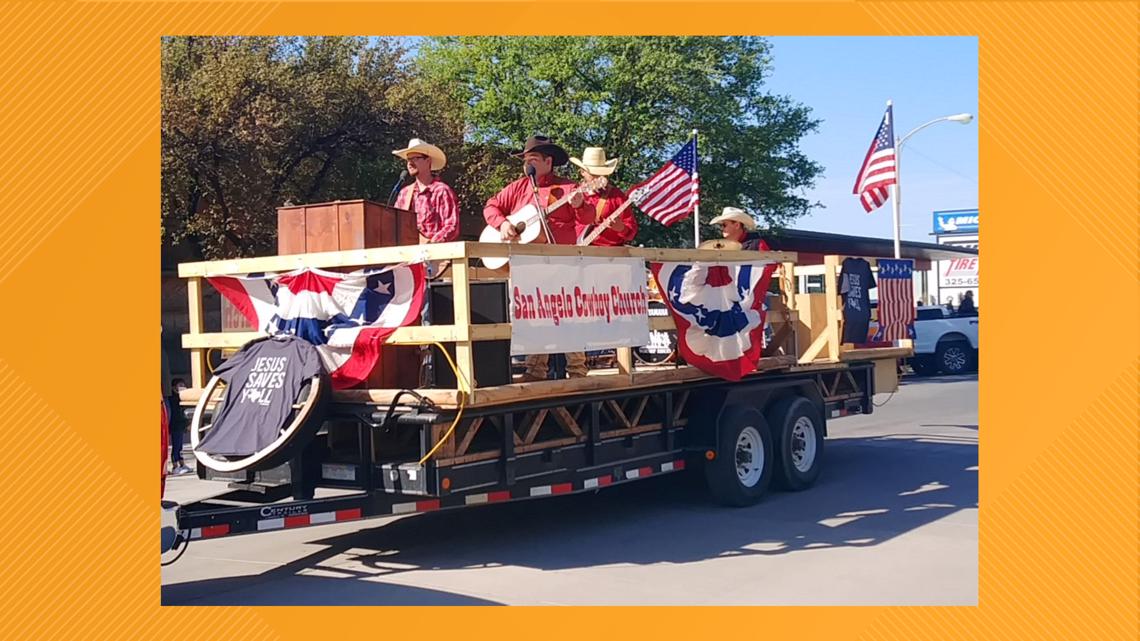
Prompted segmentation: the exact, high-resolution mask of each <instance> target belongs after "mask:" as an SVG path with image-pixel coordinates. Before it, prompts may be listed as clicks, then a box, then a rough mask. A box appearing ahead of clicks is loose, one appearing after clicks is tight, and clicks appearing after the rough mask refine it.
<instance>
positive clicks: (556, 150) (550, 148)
mask: <svg viewBox="0 0 1140 641" xmlns="http://www.w3.org/2000/svg"><path fill="white" fill-rule="evenodd" d="M531 151H537V152H538V153H540V154H543V155H545V156H550V157H551V158H553V159H554V166H555V167H561V166H562V165H565V164H566V161H567V160H569V159H570V154H567V153H566V150H565V149H563V148H561V147H559V146H558V145H556V144H554V141H553V140H551V139H549V138H547V137H546V136H531V137H530V138H527V139H526V144H524V145H523V148H522V151H516V152H515V153H513V154H511V155H512V156H514V157H515V158H521V157H522V156H524V155H526V154H527V153H528V152H531Z"/></svg>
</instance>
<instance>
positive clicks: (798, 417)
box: [765, 396, 824, 491]
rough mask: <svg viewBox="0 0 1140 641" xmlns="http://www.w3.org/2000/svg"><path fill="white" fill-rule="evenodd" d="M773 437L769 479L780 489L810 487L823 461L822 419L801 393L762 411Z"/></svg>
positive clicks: (817, 476)
mask: <svg viewBox="0 0 1140 641" xmlns="http://www.w3.org/2000/svg"><path fill="white" fill-rule="evenodd" d="M765 415H766V416H767V417H768V425H770V426H771V427H772V436H773V438H774V439H775V440H776V448H775V449H776V451H775V453H774V454H775V455H774V459H775V461H774V464H773V465H772V468H773V469H772V481H773V482H774V483H775V484H776V487H778V488H780V489H782V490H791V491H798V490H803V489H806V488H808V487H811V486H812V484H814V483H815V481H816V479H817V478H819V472H820V470H821V469H822V467H823V466H822V463H823V440H824V439H823V419H822V418H821V417H820V413H819V409H818V408H817V407H816V406H815V404H814V403H812V402H811V401H809V400H808V399H806V398H804V397H802V396H790V397H788V398H785V399H782V400H780V401H779V402H778V403H776V404H774V405H773V406H771V407H770V408H768V411H767V412H765Z"/></svg>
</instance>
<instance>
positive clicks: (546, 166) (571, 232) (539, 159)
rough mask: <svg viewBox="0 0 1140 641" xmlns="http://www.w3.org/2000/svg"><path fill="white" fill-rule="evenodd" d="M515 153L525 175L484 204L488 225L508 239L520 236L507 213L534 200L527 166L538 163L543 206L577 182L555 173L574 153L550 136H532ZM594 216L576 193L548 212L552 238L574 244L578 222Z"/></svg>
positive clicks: (588, 219) (536, 169)
mask: <svg viewBox="0 0 1140 641" xmlns="http://www.w3.org/2000/svg"><path fill="white" fill-rule="evenodd" d="M513 155H514V156H515V157H516V158H522V159H523V169H524V175H523V176H522V177H521V178H519V179H518V180H516V181H514V182H512V183H511V184H509V185H507V186H506V187H504V188H503V190H502V191H500V192H499V193H497V194H495V195H494V196H493V197H492V198H491V199H490V200H488V201H487V206H486V207H484V208H483V218H484V219H486V221H487V224H488V225H490V226H492V227H495V228H496V229H498V230H499V232H500V233H501V234H502V235H503V239H504V240H509V239H512V238H515V237H517V236H518V232H517V231H515V229H514V228H512V227H511V226H510V224H509V223H508V222H507V216H509V215H511V214H513V213H515V212H517V211H518V210H520V209H522V208H523V207H526V206H527V205H530V204H533V203H534V189H533V187H532V186H531V183H530V178H529V177H528V176H526V175H525V169H526V167H528V166H530V167H534V173H535V180H536V181H537V182H538V195H539V199H540V202H541V203H542V205H543V207H546V206H549V205H551V204H553V203H554V202H555V201H557V200H558V199H560V198H562V197H563V196H565V195H566V194H568V193H571V190H573V189H574V187H575V186H576V183H575V182H574V181H573V180H569V179H567V178H562V177H559V176H556V175H554V168H555V167H561V166H563V165H565V164H566V163H567V161H568V160H569V159H570V157H569V155H568V154H567V153H566V150H565V149H563V148H562V147H559V146H558V145H556V144H554V143H553V142H551V140H550V139H549V138H547V137H546V136H531V137H530V138H528V139H527V141H526V145H525V146H524V147H523V150H522V151H521V152H519V153H516V154H513ZM592 220H593V213H592V212H591V211H590V209H589V208H587V207H586V206H585V205H584V199H583V196H582V194H580V193H575V194H573V196H572V197H571V198H570V202H569V203H567V204H565V205H563V206H561V207H559V208H558V209H555V210H554V211H548V212H546V221H547V224H548V225H549V226H550V233H551V235H553V236H554V238H553V239H552V240H553V241H554V242H555V243H557V244H559V245H573V244H574V242H575V241H576V240H577V238H578V237H577V235H576V233H575V232H576V226H577V225H578V224H579V223H581V224H588V223H589V222H590V221H592Z"/></svg>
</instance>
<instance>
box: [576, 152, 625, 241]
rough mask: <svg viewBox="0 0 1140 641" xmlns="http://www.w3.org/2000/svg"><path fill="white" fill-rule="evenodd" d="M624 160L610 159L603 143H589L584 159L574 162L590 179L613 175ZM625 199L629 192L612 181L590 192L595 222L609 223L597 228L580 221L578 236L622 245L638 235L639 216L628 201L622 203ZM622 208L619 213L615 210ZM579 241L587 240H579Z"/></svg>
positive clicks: (587, 202) (584, 176) (587, 179)
mask: <svg viewBox="0 0 1140 641" xmlns="http://www.w3.org/2000/svg"><path fill="white" fill-rule="evenodd" d="M620 160H621V159H620V158H613V159H611V160H606V150H605V149H603V148H601V147H586V149H585V150H583V151H582V157H581V158H580V159H579V158H571V159H570V162H572V163H574V164H575V165H577V166H578V168H579V170H580V173H581V174H582V180H585V181H589V180H592V179H594V178H596V177H598V176H609V175H610V174H612V173H614V170H615V169H617V165H618V162H619V161H620ZM625 202H626V196H625V192H623V191H622V190H620V189H618V188H617V187H615V186H614V185H613V184H612V183H610V184H609V185H608V186H607V187H606V188H605V189H603V190H601V191H598V192H595V193H592V194H589V195H587V196H586V206H587V207H589V208H590V211H591V213H592V214H593V220H592V221H591V223H592V226H596V225H605V227H604V228H603V229H600V230H595V229H592V226H584V225H579V226H578V229H577V233H578V237H579V238H580V239H586V238H590V237H591V236H593V240H592V241H591V242H590V243H589V244H590V245H595V246H598V247H620V246H622V245H625V244H626V243H628V242H630V241H632V240H633V237H634V236H636V235H637V218H635V217H634V215H633V210H632V209H631V208H630V207H629V206H628V205H627V206H625V207H622V205H623V204H625ZM619 209H620V210H622V211H621V213H619V214H618V215H617V216H616V217H615V216H614V214H615V213H616V212H618V210H619ZM611 218H612V220H610V219H611ZM607 221H609V222H608V224H607ZM591 232H594V233H591ZM579 244H584V243H582V242H581V241H579Z"/></svg>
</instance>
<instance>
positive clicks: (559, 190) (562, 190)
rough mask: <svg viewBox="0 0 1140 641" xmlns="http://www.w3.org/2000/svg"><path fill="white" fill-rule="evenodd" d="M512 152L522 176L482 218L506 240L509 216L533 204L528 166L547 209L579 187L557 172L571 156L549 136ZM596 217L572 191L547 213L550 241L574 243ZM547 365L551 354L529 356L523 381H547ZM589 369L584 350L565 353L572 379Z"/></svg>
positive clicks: (512, 231)
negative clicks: (582, 228)
mask: <svg viewBox="0 0 1140 641" xmlns="http://www.w3.org/2000/svg"><path fill="white" fill-rule="evenodd" d="M513 155H514V156H515V157H516V158H522V160H523V176H522V177H521V178H519V179H518V180H516V181H514V182H512V183H511V184H509V185H507V186H506V187H504V188H503V190H502V191H500V192H499V193H497V194H495V195H494V196H493V197H492V198H491V199H490V200H488V201H487V206H486V207H484V208H483V218H484V219H486V221H487V224H488V225H490V226H492V227H495V228H497V229H498V230H499V233H501V234H502V237H503V240H510V239H512V238H516V237H517V236H518V232H517V231H516V230H515V229H514V227H512V226H511V223H510V221H508V220H507V216H509V215H511V214H513V213H515V212H517V211H518V210H520V209H522V208H523V207H525V206H527V205H529V204H533V203H534V188H533V186H532V185H531V182H530V177H529V176H527V175H526V168H527V167H533V168H534V175H535V180H536V182H537V183H538V196H539V202H541V203H542V206H543V207H544V208H545V207H547V206H549V205H551V204H553V203H554V202H555V201H557V200H559V199H561V198H562V197H563V196H565V195H566V194H568V193H571V191H572V190H573V189H574V188H575V187H576V186H577V184H576V183H575V182H574V181H573V180H569V179H566V178H561V177H559V176H555V175H554V168H555V167H561V166H563V165H565V164H566V163H567V161H568V160H569V159H570V156H569V154H567V153H566V150H565V149H563V148H562V147H559V146H558V145H556V144H554V142H553V141H551V140H550V138H547V137H546V136H531V137H530V138H528V139H527V141H526V144H525V145H524V146H523V149H522V151H521V152H519V153H516V154H513ZM593 219H594V214H593V211H592V210H591V209H590V208H589V207H587V206H586V205H585V199H584V198H583V196H582V194H581V193H577V192H574V193H573V195H572V196H571V198H570V201H569V202H568V203H567V204H565V205H562V206H561V207H559V208H558V209H555V210H553V211H548V212H546V222H547V225H548V226H549V228H550V234H551V236H552V238H551V240H552V241H553V242H554V243H557V244H559V245H573V244H575V242H576V241H577V239H578V235H577V228H578V226H579V225H585V224H589V222H590V221H592V220H593ZM548 364H549V354H530V355H528V356H527V357H526V373H525V374H524V375H523V381H526V382H531V381H542V380H546V377H547V370H548ZM588 371H589V368H588V367H587V366H586V354H585V353H584V352H570V353H567V354H566V373H567V374H568V375H569V376H570V378H583V377H585V376H586V373H587V372H588Z"/></svg>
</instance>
